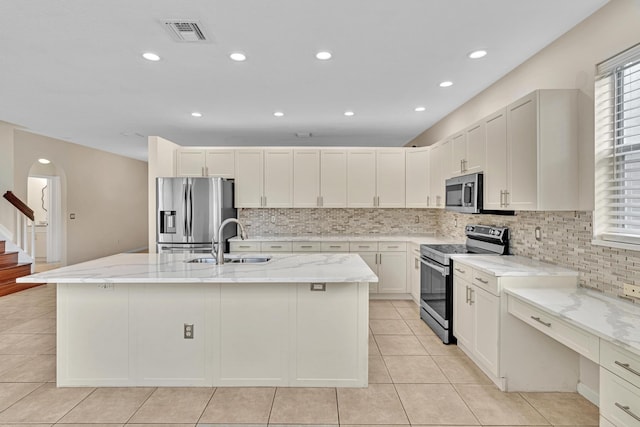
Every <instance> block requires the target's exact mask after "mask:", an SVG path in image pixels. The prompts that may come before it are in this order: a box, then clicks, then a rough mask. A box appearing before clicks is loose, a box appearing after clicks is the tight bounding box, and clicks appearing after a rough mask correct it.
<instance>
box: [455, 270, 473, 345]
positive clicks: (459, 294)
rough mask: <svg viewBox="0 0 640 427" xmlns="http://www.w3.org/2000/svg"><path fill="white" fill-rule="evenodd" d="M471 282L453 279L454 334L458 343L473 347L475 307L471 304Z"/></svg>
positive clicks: (457, 278)
mask: <svg viewBox="0 0 640 427" xmlns="http://www.w3.org/2000/svg"><path fill="white" fill-rule="evenodd" d="M470 286H471V285H470V284H469V283H468V282H466V281H464V280H462V279H460V278H459V277H455V276H454V279H453V334H454V335H455V337H456V338H457V339H458V345H460V346H464V347H466V348H468V349H473V334H474V332H473V327H474V325H473V307H472V306H471V305H469V292H470Z"/></svg>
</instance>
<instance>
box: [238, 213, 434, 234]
mask: <svg viewBox="0 0 640 427" xmlns="http://www.w3.org/2000/svg"><path fill="white" fill-rule="evenodd" d="M438 217H439V212H437V211H435V210H433V209H239V210H238V218H239V219H240V220H241V221H242V222H243V223H244V224H245V225H246V226H247V232H248V233H249V235H253V236H272V235H278V234H281V235H288V234H289V235H291V234H294V235H302V236H303V235H305V234H307V235H317V234H324V235H336V234H337V235H344V234H403V235H404V234H415V233H436V232H437V229H436V228H437V224H438Z"/></svg>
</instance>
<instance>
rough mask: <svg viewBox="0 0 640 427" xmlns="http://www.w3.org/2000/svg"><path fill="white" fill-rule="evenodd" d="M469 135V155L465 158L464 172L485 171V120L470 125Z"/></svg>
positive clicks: (467, 131) (467, 138) (467, 132)
mask: <svg viewBox="0 0 640 427" xmlns="http://www.w3.org/2000/svg"><path fill="white" fill-rule="evenodd" d="M465 133H466V135H467V137H466V140H467V155H466V157H465V158H464V173H465V174H466V173H477V172H482V171H484V167H485V162H486V131H485V125H484V120H482V121H480V122H478V123H476V124H474V125H472V126H469V127H468V128H467V130H466V131H465Z"/></svg>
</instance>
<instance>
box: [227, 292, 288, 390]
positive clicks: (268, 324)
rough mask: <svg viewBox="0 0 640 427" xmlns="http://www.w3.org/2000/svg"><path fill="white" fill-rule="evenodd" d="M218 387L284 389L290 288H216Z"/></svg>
mask: <svg viewBox="0 0 640 427" xmlns="http://www.w3.org/2000/svg"><path fill="white" fill-rule="evenodd" d="M220 288H221V289H220V325H218V330H219V331H220V345H219V347H218V348H219V349H220V361H219V366H218V372H219V378H220V384H229V385H239V384H242V383H243V382H246V383H247V384H260V383H262V382H264V383H265V384H267V385H275V384H278V385H283V386H284V385H287V383H288V380H287V377H288V365H289V357H288V353H289V336H290V333H291V331H290V326H291V324H292V323H291V322H290V319H289V312H290V308H291V307H289V305H290V304H289V298H288V292H289V289H290V287H289V286H283V285H282V284H268V283H259V284H251V283H244V284H243V285H242V286H237V285H236V284H222V285H221V286H220Z"/></svg>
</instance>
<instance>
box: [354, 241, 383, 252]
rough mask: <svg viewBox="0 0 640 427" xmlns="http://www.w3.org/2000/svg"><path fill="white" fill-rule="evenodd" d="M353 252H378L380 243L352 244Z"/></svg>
mask: <svg viewBox="0 0 640 427" xmlns="http://www.w3.org/2000/svg"><path fill="white" fill-rule="evenodd" d="M349 251H351V252H378V242H350V243H349Z"/></svg>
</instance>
